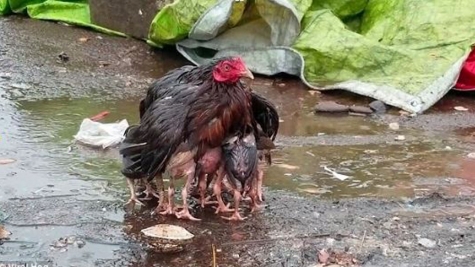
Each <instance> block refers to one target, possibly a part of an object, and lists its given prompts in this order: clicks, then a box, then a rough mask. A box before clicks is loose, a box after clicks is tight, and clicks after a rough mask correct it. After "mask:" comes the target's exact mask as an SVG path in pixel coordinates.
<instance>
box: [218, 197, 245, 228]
mask: <svg viewBox="0 0 475 267" xmlns="http://www.w3.org/2000/svg"><path fill="white" fill-rule="evenodd" d="M233 193H234V213H233V215H231V217H222V216H221V218H223V219H225V220H229V221H243V220H244V219H245V218H243V217H242V216H241V214H239V204H240V202H241V199H242V196H241V193H240V192H239V191H238V190H237V189H234V192H233Z"/></svg>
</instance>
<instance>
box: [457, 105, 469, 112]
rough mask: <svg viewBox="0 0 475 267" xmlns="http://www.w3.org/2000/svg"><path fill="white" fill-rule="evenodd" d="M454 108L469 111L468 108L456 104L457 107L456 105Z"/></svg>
mask: <svg viewBox="0 0 475 267" xmlns="http://www.w3.org/2000/svg"><path fill="white" fill-rule="evenodd" d="M454 109H455V110H457V111H467V110H468V108H466V107H462V106H456V107H454Z"/></svg>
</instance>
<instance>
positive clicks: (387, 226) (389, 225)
mask: <svg viewBox="0 0 475 267" xmlns="http://www.w3.org/2000/svg"><path fill="white" fill-rule="evenodd" d="M383 226H384V228H386V229H391V222H385V223H383Z"/></svg>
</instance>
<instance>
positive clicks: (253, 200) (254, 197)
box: [249, 173, 262, 213]
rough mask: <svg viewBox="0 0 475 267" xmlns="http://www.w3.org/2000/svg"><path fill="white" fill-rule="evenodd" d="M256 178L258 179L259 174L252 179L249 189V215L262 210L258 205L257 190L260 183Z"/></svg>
mask: <svg viewBox="0 0 475 267" xmlns="http://www.w3.org/2000/svg"><path fill="white" fill-rule="evenodd" d="M258 178H259V173H257V174H256V175H255V176H254V177H253V181H252V184H251V188H250V189H249V197H250V199H251V213H253V212H255V211H258V210H260V209H261V208H262V206H261V205H259V204H258V199H259V190H260V188H259V183H260V182H261V181H259V179H258Z"/></svg>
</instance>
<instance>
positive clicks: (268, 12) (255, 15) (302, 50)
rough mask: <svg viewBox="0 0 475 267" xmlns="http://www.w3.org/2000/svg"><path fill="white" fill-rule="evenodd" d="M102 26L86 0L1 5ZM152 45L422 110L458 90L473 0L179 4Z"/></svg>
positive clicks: (153, 34) (156, 24)
mask: <svg viewBox="0 0 475 267" xmlns="http://www.w3.org/2000/svg"><path fill="white" fill-rule="evenodd" d="M10 10H12V11H13V12H16V13H21V12H25V11H26V12H27V14H28V15H29V16H31V17H33V18H38V19H52V20H62V21H66V22H69V23H74V24H78V25H82V26H89V27H92V28H95V29H96V30H101V31H107V30H106V29H104V28H101V27H97V26H94V25H91V23H90V19H89V9H88V5H87V1H52V0H48V1H41V0H0V12H1V13H2V14H5V13H9V12H10ZM149 41H150V43H155V44H174V45H176V47H177V49H178V51H179V52H180V53H181V54H182V55H183V56H185V57H186V58H188V59H189V60H190V61H192V62H194V63H195V64H201V63H204V62H206V61H208V60H210V59H211V58H214V57H219V56H223V55H235V54H240V55H242V56H243V57H244V60H245V61H246V63H247V64H248V65H249V67H250V69H251V70H252V71H254V72H256V73H260V74H265V75H273V74H276V73H281V72H285V73H289V74H292V75H297V76H299V77H301V79H302V80H303V81H304V82H305V83H306V84H307V85H309V86H310V87H312V88H314V89H318V90H330V89H345V90H348V91H352V92H355V93H358V94H361V95H366V96H370V97H373V98H376V99H379V100H382V101H383V102H386V103H388V104H390V105H393V106H397V107H400V108H402V109H405V110H407V111H410V112H415V113H421V112H423V111H425V110H426V109H427V108H429V107H430V106H432V105H433V104H434V103H435V102H436V101H438V100H439V99H440V98H441V97H442V96H443V95H444V94H445V93H447V91H448V90H450V89H451V87H452V86H453V85H454V83H455V81H456V79H457V77H458V74H459V71H460V68H461V66H462V64H463V62H464V60H465V57H466V56H467V55H468V52H469V51H470V47H471V45H472V44H473V43H475V1H474V0H457V1H447V0H424V1H421V0H313V1H312V0H253V1H251V0H247V1H246V0H240V1H239V0H220V1H217V0H176V1H175V2H174V3H173V4H171V5H168V6H166V7H165V8H163V9H162V10H161V11H160V12H158V14H157V15H156V17H155V19H154V20H153V22H152V24H151V26H150V33H149Z"/></svg>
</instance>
